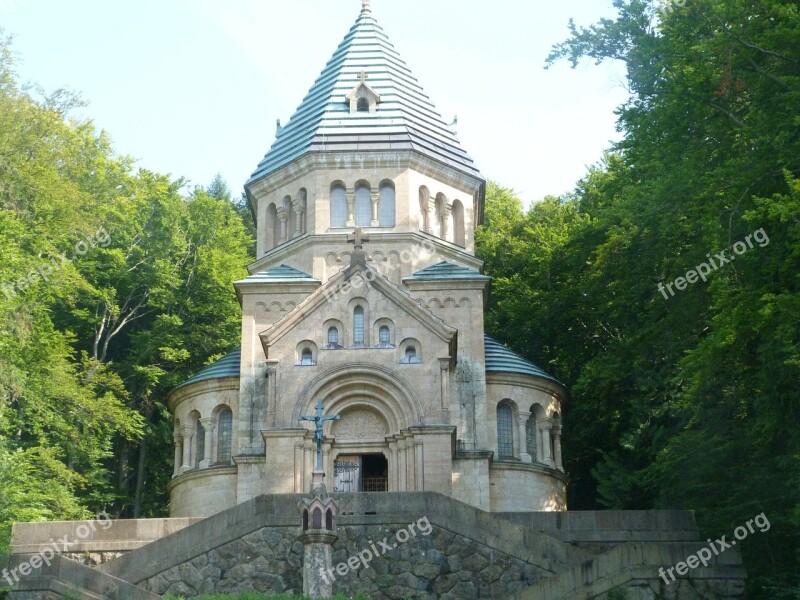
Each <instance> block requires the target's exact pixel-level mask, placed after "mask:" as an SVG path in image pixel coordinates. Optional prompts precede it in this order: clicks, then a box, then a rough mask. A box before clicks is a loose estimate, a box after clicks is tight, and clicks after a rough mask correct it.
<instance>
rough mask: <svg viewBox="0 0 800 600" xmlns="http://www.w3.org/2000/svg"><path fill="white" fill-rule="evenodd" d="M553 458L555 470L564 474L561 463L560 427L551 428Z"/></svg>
mask: <svg viewBox="0 0 800 600" xmlns="http://www.w3.org/2000/svg"><path fill="white" fill-rule="evenodd" d="M553 450H554V452H553V454H554V455H555V456H554V457H553V458H554V459H555V463H556V469H558V470H559V471H561V472H562V473H563V472H564V465H563V464H562V462H561V425H554V426H553Z"/></svg>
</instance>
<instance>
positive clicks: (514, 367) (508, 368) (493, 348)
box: [484, 335, 561, 384]
mask: <svg viewBox="0 0 800 600" xmlns="http://www.w3.org/2000/svg"><path fill="white" fill-rule="evenodd" d="M484 346H485V347H486V372H487V373H516V374H518V375H532V376H534V377H543V378H545V379H549V380H551V381H555V382H556V383H558V384H561V382H560V381H558V379H556V378H555V377H553V376H552V375H549V374H548V373H547V372H545V371H543V370H542V369H540V368H539V367H537V366H536V365H534V364H533V363H532V362H530V361H528V360H526V359H524V358H522V357H521V356H520V355H519V354H517V353H516V352H513V351H511V350H509V349H508V348H506V347H505V346H503V344H501V343H500V342H498V341H497V340H495V339H492V338H490V337H489V336H488V335H487V336H484Z"/></svg>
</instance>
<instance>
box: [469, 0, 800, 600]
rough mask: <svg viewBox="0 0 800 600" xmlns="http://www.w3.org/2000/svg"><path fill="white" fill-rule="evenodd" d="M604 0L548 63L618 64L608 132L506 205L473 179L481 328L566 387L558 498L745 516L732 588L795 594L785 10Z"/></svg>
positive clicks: (797, 372)
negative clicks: (567, 488) (558, 188)
mask: <svg viewBox="0 0 800 600" xmlns="http://www.w3.org/2000/svg"><path fill="white" fill-rule="evenodd" d="M614 5H615V7H616V8H617V9H618V16H617V18H616V19H606V20H603V21H601V22H599V23H597V24H596V25H593V26H590V27H588V28H581V27H578V26H576V25H575V24H574V23H572V24H571V26H570V27H571V29H570V32H571V35H570V37H569V39H568V40H567V41H565V42H564V43H562V44H559V45H557V46H555V47H554V49H553V52H552V54H551V56H550V58H549V62H550V63H552V62H553V61H556V60H560V59H567V60H569V61H570V62H571V63H572V64H573V65H576V64H578V63H579V62H580V61H581V60H582V59H583V58H590V59H594V60H595V61H597V62H601V61H603V60H619V61H623V62H624V63H625V65H626V67H627V74H628V75H627V85H628V89H629V90H630V99H629V101H628V102H627V103H626V104H625V105H624V106H622V107H620V109H619V113H618V114H619V127H620V129H621V131H622V132H623V134H624V137H623V139H622V141H621V142H620V143H618V144H617V145H616V146H615V147H614V148H613V149H612V150H611V151H610V152H609V154H608V155H607V156H606V157H605V158H604V160H603V162H602V163H601V164H599V165H598V166H597V167H595V168H593V169H592V170H591V171H590V172H589V173H588V174H587V175H586V177H585V178H584V179H583V180H582V181H581V182H580V183H579V185H578V187H577V189H576V190H575V192H574V193H572V194H570V195H568V196H565V197H564V198H561V199H558V200H555V199H547V200H545V201H544V202H542V203H539V204H535V205H534V206H533V208H532V209H531V210H530V211H529V212H527V213H525V214H523V212H522V210H521V208H520V205H519V202H518V201H517V200H516V199H514V198H513V194H511V193H510V192H509V191H508V190H502V189H501V188H498V187H496V186H494V187H490V188H489V198H488V200H487V224H486V226H485V227H484V230H483V231H481V232H480V233H479V236H478V243H479V248H480V253H481V255H482V256H483V258H484V259H485V260H486V262H487V272H489V273H490V274H492V275H493V276H495V278H496V279H495V283H494V286H493V296H492V300H491V307H490V314H489V317H488V319H487V323H488V324H489V326H490V328H491V330H492V331H493V332H494V333H495V334H496V335H498V336H499V337H501V338H502V339H504V340H505V341H507V342H508V343H510V344H511V345H513V346H514V347H515V349H517V350H518V351H520V352H522V353H523V354H526V355H528V356H529V357H531V358H532V359H533V360H535V361H539V362H544V363H546V364H547V365H548V366H549V368H550V370H551V371H552V372H553V374H554V375H556V376H558V377H560V378H561V379H562V380H563V381H564V382H565V383H567V384H568V386H569V387H570V389H571V392H572V398H571V401H570V403H569V405H568V407H567V411H566V414H565V435H564V448H565V452H566V454H567V460H568V464H569V471H570V476H571V478H572V486H571V504H572V507H573V508H597V507H604V506H605V507H614V508H667V507H669V508H685V509H693V510H696V511H697V517H698V521H699V524H700V525H701V528H702V529H703V531H704V532H705V533H707V534H708V535H709V536H715V535H716V536H718V535H723V534H728V535H730V533H731V532H732V531H733V529H734V528H736V527H737V526H739V525H741V524H743V523H745V522H746V521H747V520H748V519H750V518H752V517H754V516H755V515H758V514H760V513H762V512H764V513H766V515H767V516H768V517H769V518H770V520H771V523H772V529H771V530H770V532H769V533H767V534H760V535H758V536H751V537H750V538H748V539H747V540H746V541H745V542H744V544H743V554H744V557H745V561H746V566H747V567H748V570H749V574H750V579H749V586H750V592H751V594H752V597H754V598H770V599H775V598H797V597H800V595H799V594H798V590H799V589H800V580H798V577H797V573H798V572H800V554H799V550H798V544H797V539H798V534H799V533H800V486H799V485H798V483H800V481H799V479H800V433H798V430H797V425H796V424H797V422H798V417H799V416H800V414H798V413H799V412H800V401H798V396H797V384H798V381H800V290H799V289H798V287H799V284H800V275H798V274H799V273H800V268H798V267H800V255H799V254H798V248H799V247H800V245H799V244H800V240H799V239H798V236H800V220H799V219H798V215H800V201H799V199H800V187H799V186H800V184H799V183H798V177H800V117H799V116H798V115H800V59H798V57H800V9H798V5H797V3H796V2H788V1H779V0H764V1H754V0H708V1H704V2H687V3H686V4H685V6H683V7H680V6H677V5H676V4H674V5H672V6H671V10H657V9H658V5H654V4H651V3H649V2H644V1H641V0H616V1H615V3H614ZM757 230H761V231H763V235H760V238H759V239H760V240H762V243H758V244H753V247H752V248H748V249H747V251H746V252H745V253H743V254H741V255H735V253H734V252H733V251H732V250H731V248H732V246H733V245H734V244H736V243H737V242H740V241H744V240H745V239H747V236H751V242H752V234H753V233H754V232H755V231H757ZM765 238H768V240H769V241H768V242H767V243H763V240H764V239H765ZM723 250H726V251H727V257H731V256H735V260H733V261H731V262H730V263H729V264H727V265H724V266H720V268H718V269H714V270H713V271H712V272H711V274H710V275H709V276H708V277H707V281H702V280H698V281H697V282H696V283H694V284H689V285H687V286H686V288H685V289H683V290H678V289H676V288H673V291H675V292H676V293H675V294H674V295H671V294H670V293H668V292H667V293H666V297H665V295H664V294H662V293H661V292H660V291H659V289H658V285H659V284H667V283H672V282H673V281H674V280H675V279H676V278H678V277H684V278H685V277H686V274H687V272H688V271H690V270H694V269H695V267H696V266H698V265H701V264H702V263H708V261H709V259H710V258H711V259H713V257H714V256H716V255H717V253H719V252H720V251H723ZM685 283H686V282H684V284H685Z"/></svg>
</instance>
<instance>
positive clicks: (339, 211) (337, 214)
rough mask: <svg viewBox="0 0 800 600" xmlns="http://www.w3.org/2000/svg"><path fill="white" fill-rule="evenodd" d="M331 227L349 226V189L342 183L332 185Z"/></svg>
mask: <svg viewBox="0 0 800 600" xmlns="http://www.w3.org/2000/svg"><path fill="white" fill-rule="evenodd" d="M331 227H347V190H345V188H344V186H343V185H341V184H334V185H333V186H332V187H331Z"/></svg>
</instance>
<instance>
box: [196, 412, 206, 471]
mask: <svg viewBox="0 0 800 600" xmlns="http://www.w3.org/2000/svg"><path fill="white" fill-rule="evenodd" d="M205 458H206V428H205V427H203V424H202V423H201V422H200V420H199V419H198V421H197V465H195V466H196V467H197V468H198V469H199V468H200V463H201V462H202V461H203V460H205Z"/></svg>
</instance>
